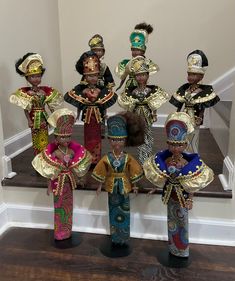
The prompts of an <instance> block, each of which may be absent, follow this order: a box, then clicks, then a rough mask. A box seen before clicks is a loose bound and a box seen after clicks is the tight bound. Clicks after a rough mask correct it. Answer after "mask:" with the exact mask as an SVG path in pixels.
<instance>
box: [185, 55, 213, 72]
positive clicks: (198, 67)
mask: <svg viewBox="0 0 235 281" xmlns="http://www.w3.org/2000/svg"><path fill="white" fill-rule="evenodd" d="M187 62H188V72H190V73H200V74H205V72H206V69H207V67H208V60H207V57H206V55H205V54H204V53H203V51H201V50H195V51H193V52H191V53H190V54H189V55H188V57H187Z"/></svg>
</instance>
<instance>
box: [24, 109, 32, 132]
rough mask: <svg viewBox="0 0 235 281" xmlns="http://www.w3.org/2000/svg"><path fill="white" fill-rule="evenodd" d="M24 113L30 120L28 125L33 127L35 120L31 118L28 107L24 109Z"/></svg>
mask: <svg viewBox="0 0 235 281" xmlns="http://www.w3.org/2000/svg"><path fill="white" fill-rule="evenodd" d="M24 114H25V116H26V118H27V120H28V126H29V128H32V127H33V121H32V120H31V118H30V116H29V112H28V110H27V109H25V110H24Z"/></svg>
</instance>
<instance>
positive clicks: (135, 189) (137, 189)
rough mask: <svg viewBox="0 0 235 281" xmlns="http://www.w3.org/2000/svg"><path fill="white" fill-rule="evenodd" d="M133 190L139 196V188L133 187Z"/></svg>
mask: <svg viewBox="0 0 235 281" xmlns="http://www.w3.org/2000/svg"><path fill="white" fill-rule="evenodd" d="M132 190H133V192H134V194H135V195H137V194H138V191H139V188H138V187H137V186H133V188H132Z"/></svg>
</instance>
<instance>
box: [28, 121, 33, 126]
mask: <svg viewBox="0 0 235 281" xmlns="http://www.w3.org/2000/svg"><path fill="white" fill-rule="evenodd" d="M28 126H29V128H33V122H32V121H31V120H28Z"/></svg>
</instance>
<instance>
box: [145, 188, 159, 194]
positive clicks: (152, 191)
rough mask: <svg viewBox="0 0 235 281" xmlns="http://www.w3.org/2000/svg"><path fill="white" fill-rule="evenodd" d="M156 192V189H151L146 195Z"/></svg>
mask: <svg viewBox="0 0 235 281" xmlns="http://www.w3.org/2000/svg"><path fill="white" fill-rule="evenodd" d="M156 190H157V188H156V187H154V188H152V189H151V190H150V191H149V192H148V193H147V195H151V194H153V193H154V192H155V191H156Z"/></svg>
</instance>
